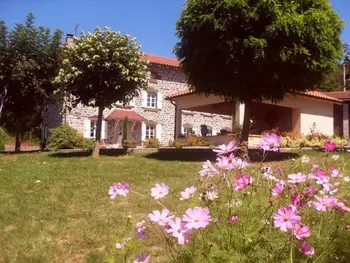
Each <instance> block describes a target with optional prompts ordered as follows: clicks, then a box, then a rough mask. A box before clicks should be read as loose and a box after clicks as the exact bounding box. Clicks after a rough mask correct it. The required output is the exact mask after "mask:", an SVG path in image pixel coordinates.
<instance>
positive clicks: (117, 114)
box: [105, 110, 146, 121]
mask: <svg viewBox="0 0 350 263" xmlns="http://www.w3.org/2000/svg"><path fill="white" fill-rule="evenodd" d="M125 117H128V119H129V120H130V121H145V120H146V119H145V118H144V117H142V116H141V115H139V114H137V113H136V112H134V111H129V110H114V111H113V112H111V114H109V115H108V116H107V117H106V118H105V120H123V119H124V118H125Z"/></svg>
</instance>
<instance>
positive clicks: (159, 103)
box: [157, 93, 163, 109]
mask: <svg viewBox="0 0 350 263" xmlns="http://www.w3.org/2000/svg"><path fill="white" fill-rule="evenodd" d="M162 107H163V94H162V93H157V108H158V109H161V108H162Z"/></svg>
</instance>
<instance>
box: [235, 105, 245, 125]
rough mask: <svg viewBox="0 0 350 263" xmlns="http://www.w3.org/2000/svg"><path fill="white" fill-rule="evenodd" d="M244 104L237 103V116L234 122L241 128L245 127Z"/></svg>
mask: <svg viewBox="0 0 350 263" xmlns="http://www.w3.org/2000/svg"><path fill="white" fill-rule="evenodd" d="M244 109H245V107H244V103H240V102H238V101H237V102H236V109H235V116H233V118H232V121H234V122H235V123H236V125H238V126H239V127H240V126H242V125H243V121H244Z"/></svg>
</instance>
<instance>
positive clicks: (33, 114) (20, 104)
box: [0, 13, 62, 151]
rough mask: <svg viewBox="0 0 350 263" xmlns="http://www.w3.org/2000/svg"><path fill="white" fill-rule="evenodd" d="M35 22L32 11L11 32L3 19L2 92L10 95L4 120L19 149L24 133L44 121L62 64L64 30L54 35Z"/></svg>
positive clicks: (0, 33)
mask: <svg viewBox="0 0 350 263" xmlns="http://www.w3.org/2000/svg"><path fill="white" fill-rule="evenodd" d="M34 23H35V17H34V15H33V14H31V13H30V14H29V15H28V16H27V19H26V22H25V23H24V24H16V25H15V27H14V28H13V29H12V30H11V31H8V29H7V27H6V25H5V23H4V22H3V21H0V88H1V89H2V91H1V92H0V93H3V94H6V97H5V99H3V100H2V102H3V114H2V116H1V117H2V119H1V123H2V124H4V125H5V126H6V128H7V129H8V130H9V131H10V132H14V133H15V135H16V151H20V137H21V135H22V134H23V133H24V132H25V131H27V130H29V129H32V128H33V126H38V125H39V124H40V122H41V115H42V110H43V106H44V104H45V102H46V101H47V100H48V98H49V97H50V94H52V92H53V85H52V80H53V78H54V77H55V75H56V74H57V70H58V66H59V63H58V62H59V54H60V50H61V48H60V45H61V38H62V31H61V30H56V31H55V32H54V33H53V34H52V33H51V30H50V29H49V28H46V27H43V26H39V27H37V26H35V25H34Z"/></svg>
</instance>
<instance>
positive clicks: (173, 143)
mask: <svg viewBox="0 0 350 263" xmlns="http://www.w3.org/2000/svg"><path fill="white" fill-rule="evenodd" d="M168 146H169V147H175V148H176V149H181V148H182V147H183V146H184V145H183V144H182V143H181V142H180V141H179V140H174V141H169V143H168Z"/></svg>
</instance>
